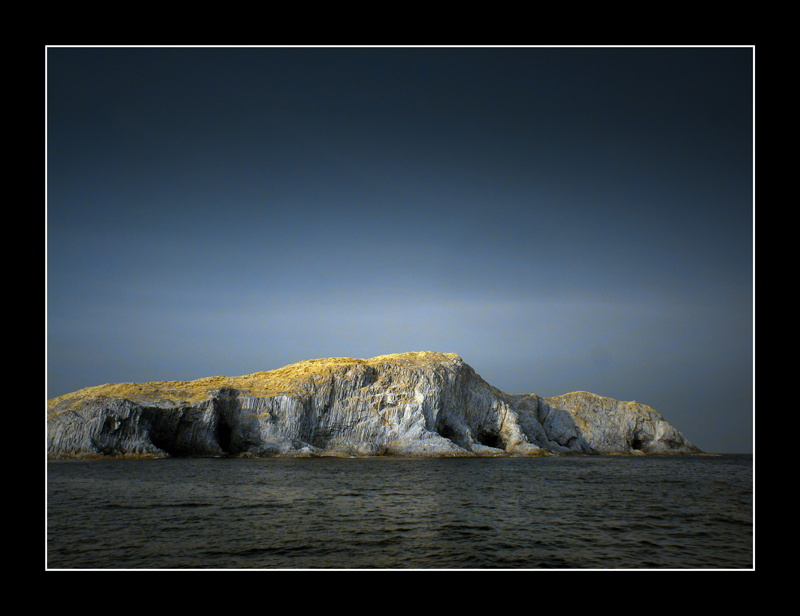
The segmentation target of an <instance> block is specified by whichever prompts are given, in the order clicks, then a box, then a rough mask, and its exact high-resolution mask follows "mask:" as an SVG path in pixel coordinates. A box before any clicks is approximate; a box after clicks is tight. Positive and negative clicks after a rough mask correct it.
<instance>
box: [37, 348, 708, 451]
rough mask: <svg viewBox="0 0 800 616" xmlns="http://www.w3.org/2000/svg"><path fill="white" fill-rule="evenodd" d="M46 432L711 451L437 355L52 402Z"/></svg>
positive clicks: (233, 440) (175, 447)
mask: <svg viewBox="0 0 800 616" xmlns="http://www.w3.org/2000/svg"><path fill="white" fill-rule="evenodd" d="M47 438H48V454H49V455H50V456H53V457H59V456H67V457H69V456H80V457H91V456H127V457H135V456H144V457H151V456H155V457H163V456H225V455H239V456H268V455H370V456H372V455H423V456H424V455H430V456H495V455H547V454H558V453H587V454H588V453H632V452H638V453H701V452H700V450H699V449H697V447H695V446H694V445H692V444H691V443H690V442H689V441H688V440H687V439H686V438H685V437H684V436H683V435H682V434H681V433H680V432H678V431H677V430H676V429H675V428H673V427H672V426H671V425H669V424H668V423H667V422H666V421H664V419H663V418H662V417H661V415H659V414H658V413H657V412H656V411H655V410H653V409H652V408H650V407H648V406H644V405H642V404H639V403H637V402H618V401H616V400H612V399H610V398H603V397H601V396H597V395H595V394H590V393H588V392H574V393H570V394H565V395H563V396H557V397H555V398H540V397H539V396H536V395H535V394H521V395H511V394H506V393H504V392H502V391H500V390H498V389H496V388H495V387H492V386H491V385H489V384H488V383H486V382H485V381H484V380H483V379H482V378H481V377H480V376H479V375H478V374H476V373H475V371H474V370H473V369H472V368H471V367H470V366H468V365H467V364H466V363H464V361H463V360H462V359H461V358H460V357H458V356H457V355H455V354H452V353H432V352H421V353H402V354H396V355H382V356H380V357H374V358H372V359H368V360H365V359H355V358H330V359H317V360H309V361H304V362H300V363H298V364H293V365H290V366H286V367H284V368H280V369H278V370H273V371H270V372H259V373H256V374H251V375H246V376H240V377H209V378H205V379H199V380H197V381H187V382H184V381H164V382H157V383H139V384H136V383H121V384H111V385H100V386H97V387H90V388H88V389H83V390H81V391H78V392H74V393H71V394H67V395H65V396H61V397H59V398H54V399H52V400H50V401H48V405H47Z"/></svg>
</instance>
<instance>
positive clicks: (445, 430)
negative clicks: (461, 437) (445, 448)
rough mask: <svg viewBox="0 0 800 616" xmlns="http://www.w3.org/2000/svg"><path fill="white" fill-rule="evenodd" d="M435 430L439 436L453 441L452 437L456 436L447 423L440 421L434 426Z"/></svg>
mask: <svg viewBox="0 0 800 616" xmlns="http://www.w3.org/2000/svg"><path fill="white" fill-rule="evenodd" d="M436 432H437V433H438V434H439V436H441V437H443V438H446V439H449V440H451V441H453V442H455V440H454V437H455V436H456V431H455V430H453V428H451V427H450V426H448V425H447V424H445V423H442V424H439V425H438V426H436Z"/></svg>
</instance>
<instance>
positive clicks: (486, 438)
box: [476, 432, 503, 449]
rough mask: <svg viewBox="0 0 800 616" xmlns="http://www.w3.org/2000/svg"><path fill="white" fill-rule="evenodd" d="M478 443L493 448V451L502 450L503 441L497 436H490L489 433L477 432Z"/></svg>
mask: <svg viewBox="0 0 800 616" xmlns="http://www.w3.org/2000/svg"><path fill="white" fill-rule="evenodd" d="M476 436H477V439H478V442H479V443H480V444H481V445H485V446H486V447H494V448H495V449H503V439H501V438H500V435H498V434H491V433H489V432H479V433H478V434H477V435H476Z"/></svg>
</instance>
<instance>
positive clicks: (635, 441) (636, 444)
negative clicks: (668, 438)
mask: <svg viewBox="0 0 800 616" xmlns="http://www.w3.org/2000/svg"><path fill="white" fill-rule="evenodd" d="M643 446H644V443H643V442H642V441H640V440H639V439H638V438H635V439H633V441H631V449H633V450H635V451H641V449H642V447H643Z"/></svg>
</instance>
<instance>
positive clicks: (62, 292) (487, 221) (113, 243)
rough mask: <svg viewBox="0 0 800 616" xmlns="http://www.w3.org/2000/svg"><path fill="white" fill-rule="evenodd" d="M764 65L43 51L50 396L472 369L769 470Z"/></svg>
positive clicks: (508, 52)
mask: <svg viewBox="0 0 800 616" xmlns="http://www.w3.org/2000/svg"><path fill="white" fill-rule="evenodd" d="M753 93H754V90H753V49H751V48H748V47H745V48H427V49H420V48H58V47H53V48H49V49H48V51H47V118H46V121H47V207H46V249H47V259H46V268H47V269H46V294H47V295H46V298H47V302H46V303H47V320H46V345H47V348H46V354H47V356H46V364H47V367H46V389H47V392H46V395H47V397H48V398H51V397H54V396H58V395H61V394H64V393H67V392H70V391H75V390H77V389H81V388H83V387H89V386H92V385H99V384H102V383H110V382H140V381H160V380H192V379H197V378H201V377H206V376H212V375H228V376H238V375H242V374H249V373H253V372H258V371H262V370H271V369H274V368H279V367H281V366H284V365H286V364H289V363H293V362H296V361H300V360H304V359H311V358H319V357H334V356H349V357H362V358H367V357H373V356H376V355H382V354H386V353H396V352H404V351H421V350H436V351H443V352H454V353H458V354H459V355H460V356H461V357H462V358H463V359H464V361H466V362H467V363H468V364H470V365H471V366H472V367H473V368H475V370H476V371H477V372H478V373H479V374H480V375H481V376H482V377H483V378H484V379H486V380H487V381H489V382H490V383H491V384H493V385H495V386H497V387H499V388H500V389H502V390H504V391H507V392H509V393H523V392H526V393H536V394H539V395H541V396H553V395H558V394H562V393H566V392H569V391H575V390H587V391H592V392H594V393H597V394H600V395H604V396H610V397H612V398H616V399H619V400H637V401H639V402H642V403H645V404H648V405H650V406H652V407H654V408H656V409H657V410H658V411H659V412H661V414H662V415H663V416H664V418H665V419H666V420H667V421H668V422H670V423H671V424H672V425H674V426H675V427H676V428H677V429H678V430H680V431H681V432H683V433H684V434H685V435H686V436H687V437H688V438H689V439H690V440H691V441H692V442H693V443H695V444H696V445H698V446H699V447H701V448H702V449H705V450H707V451H714V452H722V453H725V452H750V451H752V448H753V405H754V400H753V395H754V392H753V288H754V286H753V212H754V210H753V190H754V186H753Z"/></svg>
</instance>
